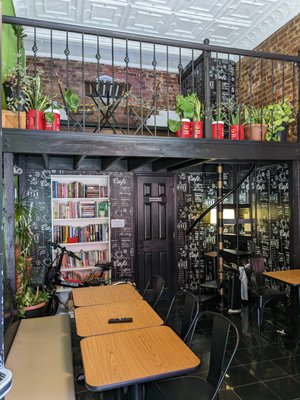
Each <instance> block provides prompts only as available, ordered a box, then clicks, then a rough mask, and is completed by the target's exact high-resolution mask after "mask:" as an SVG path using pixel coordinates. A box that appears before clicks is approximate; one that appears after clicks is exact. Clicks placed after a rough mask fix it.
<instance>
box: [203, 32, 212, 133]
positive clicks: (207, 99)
mask: <svg viewBox="0 0 300 400" xmlns="http://www.w3.org/2000/svg"><path fill="white" fill-rule="evenodd" d="M203 43H204V44H207V45H208V44H209V39H204V42H203ZM210 58H211V55H210V51H208V50H204V51H203V77H204V107H205V126H204V133H205V138H207V139H211V138H212V131H211V126H212V124H211V123H212V110H211V96H210V78H209V69H210Z"/></svg>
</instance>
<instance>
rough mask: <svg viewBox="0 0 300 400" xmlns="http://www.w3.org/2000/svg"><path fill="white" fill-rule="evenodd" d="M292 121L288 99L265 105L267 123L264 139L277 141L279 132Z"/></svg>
mask: <svg viewBox="0 0 300 400" xmlns="http://www.w3.org/2000/svg"><path fill="white" fill-rule="evenodd" d="M294 121H295V118H293V109H292V106H291V104H290V103H289V101H288V100H284V101H283V102H282V103H273V104H269V105H268V106H266V123H267V124H268V130H267V133H266V140H273V141H276V142H278V141H279V140H280V132H283V131H284V130H285V129H287V126H288V125H289V124H290V123H291V122H294Z"/></svg>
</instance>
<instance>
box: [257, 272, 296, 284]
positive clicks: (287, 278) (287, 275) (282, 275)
mask: <svg viewBox="0 0 300 400" xmlns="http://www.w3.org/2000/svg"><path fill="white" fill-rule="evenodd" d="M264 276H267V277H268V278H272V279H276V280H278V281H281V282H285V283H288V284H289V285H292V286H299V285H300V269H288V270H285V271H271V272H264Z"/></svg>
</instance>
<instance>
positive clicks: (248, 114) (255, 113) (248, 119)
mask: <svg viewBox="0 0 300 400" xmlns="http://www.w3.org/2000/svg"><path fill="white" fill-rule="evenodd" d="M243 109H244V113H243V114H244V120H245V122H244V124H245V125H251V124H266V116H267V112H266V108H265V107H254V106H252V105H245V106H244V107H243Z"/></svg>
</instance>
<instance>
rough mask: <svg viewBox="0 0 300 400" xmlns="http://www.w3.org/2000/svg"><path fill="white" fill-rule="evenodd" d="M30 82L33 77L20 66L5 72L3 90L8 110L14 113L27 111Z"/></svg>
mask: <svg viewBox="0 0 300 400" xmlns="http://www.w3.org/2000/svg"><path fill="white" fill-rule="evenodd" d="M32 82H33V77H32V76H30V75H29V74H28V73H27V69H26V68H24V67H23V66H21V65H20V64H18V65H17V66H16V67H14V68H9V69H8V70H7V73H6V74H5V76H4V81H3V88H4V93H5V96H6V104H7V109H8V110H10V111H15V112H16V111H28V110H29V108H30V99H29V97H28V90H29V89H30V87H31V86H32Z"/></svg>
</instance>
